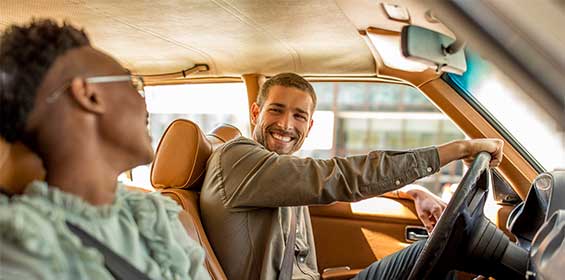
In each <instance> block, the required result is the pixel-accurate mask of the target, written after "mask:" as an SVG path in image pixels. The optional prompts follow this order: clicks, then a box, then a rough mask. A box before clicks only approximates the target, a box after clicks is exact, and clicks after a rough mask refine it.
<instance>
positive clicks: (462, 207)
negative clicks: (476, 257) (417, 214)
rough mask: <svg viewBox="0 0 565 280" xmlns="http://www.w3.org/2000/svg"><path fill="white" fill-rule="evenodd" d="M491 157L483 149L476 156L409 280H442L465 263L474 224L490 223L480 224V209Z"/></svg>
mask: <svg viewBox="0 0 565 280" xmlns="http://www.w3.org/2000/svg"><path fill="white" fill-rule="evenodd" d="M490 159H491V156H490V154H489V153H486V152H482V153H479V154H478V155H477V157H476V158H475V160H474V161H473V164H472V165H471V167H470V168H469V170H468V171H467V173H465V176H464V177H463V179H462V180H461V182H460V183H459V187H458V188H457V191H455V194H454V195H453V197H452V198H451V200H450V201H449V204H448V205H447V207H446V208H445V211H444V212H443V214H442V216H441V217H440V219H439V220H438V222H437V224H436V226H435V227H434V229H433V231H432V233H431V235H430V237H429V238H428V240H427V242H426V244H425V246H424V248H423V249H422V252H421V254H420V255H419V257H418V259H417V260H416V264H415V266H414V267H413V269H412V271H411V273H410V276H409V277H408V279H410V280H422V279H443V278H442V277H445V274H446V273H447V272H449V271H450V270H453V269H460V268H462V266H465V262H464V260H465V259H466V258H468V256H469V251H470V249H469V243H472V242H474V240H471V239H473V235H475V234H476V228H477V226H478V227H479V228H484V227H485V226H487V227H488V226H489V225H488V222H486V223H487V225H485V226H482V224H485V221H484V220H486V218H484V215H483V208H484V204H485V201H486V198H487V193H488V190H489V187H490V185H491V184H492V179H491V176H492V174H491V172H490V169H489V162H490ZM491 224H492V223H491ZM492 226H494V225H492ZM492 226H491V227H492ZM494 229H495V230H496V226H494ZM475 239H476V238H475ZM467 241H469V242H467ZM488 245H489V244H487V246H488ZM474 249H475V248H472V249H471V250H474Z"/></svg>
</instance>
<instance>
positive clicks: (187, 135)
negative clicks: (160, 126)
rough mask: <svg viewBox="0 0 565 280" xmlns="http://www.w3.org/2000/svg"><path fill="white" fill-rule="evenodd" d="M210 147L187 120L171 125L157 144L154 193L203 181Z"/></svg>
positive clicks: (195, 126) (197, 129)
mask: <svg viewBox="0 0 565 280" xmlns="http://www.w3.org/2000/svg"><path fill="white" fill-rule="evenodd" d="M211 153H212V145H211V144H210V142H208V140H207V139H206V137H205V136H204V133H202V131H201V130H200V128H199V127H198V125H196V124H195V123H193V122H191V121H189V120H182V119H179V120H175V121H173V122H172V123H171V124H170V125H169V127H168V128H167V130H165V133H164V134H163V137H162V138H161V141H160V142H159V146H158V147H157V152H156V153H155V160H154V161H153V165H152V167H151V184H152V185H153V187H154V188H156V189H164V188H190V186H192V185H194V184H195V183H197V182H198V181H199V180H201V179H203V177H204V176H203V175H204V171H205V170H206V161H207V160H208V157H209V156H210V154H211Z"/></svg>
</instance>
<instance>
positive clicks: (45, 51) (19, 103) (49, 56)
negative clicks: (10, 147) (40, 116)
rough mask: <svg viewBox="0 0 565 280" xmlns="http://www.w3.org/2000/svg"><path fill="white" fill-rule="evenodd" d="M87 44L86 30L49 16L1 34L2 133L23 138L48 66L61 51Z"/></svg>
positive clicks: (0, 118)
mask: <svg viewBox="0 0 565 280" xmlns="http://www.w3.org/2000/svg"><path fill="white" fill-rule="evenodd" d="M87 45H90V41H89V39H88V37H87V36H86V34H85V33H84V31H83V30H79V29H76V28H75V27H73V26H71V25H69V24H67V23H63V24H62V25H59V24H58V23H57V22H55V21H53V20H48V19H42V20H33V21H32V22H31V23H29V24H27V25H20V26H18V25H11V26H9V27H8V28H7V29H6V31H5V32H4V34H2V35H1V37H0V120H1V121H0V137H3V138H4V139H6V141H8V142H14V141H19V140H22V138H23V135H24V134H23V132H24V128H25V125H26V121H27V118H28V115H29V113H30V112H31V111H32V109H33V105H34V102H35V96H36V94H37V89H38V87H39V85H40V84H41V83H42V82H43V79H44V77H45V75H46V74H47V70H49V68H50V67H51V65H52V64H53V63H54V62H55V60H56V59H57V57H59V56H60V55H62V54H64V53H65V52H67V51H68V50H70V49H74V48H78V47H82V46H87Z"/></svg>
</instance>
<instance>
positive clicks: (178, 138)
mask: <svg viewBox="0 0 565 280" xmlns="http://www.w3.org/2000/svg"><path fill="white" fill-rule="evenodd" d="M239 136H241V132H239V130H238V129H237V128H235V127H233V126H230V125H221V126H219V127H217V128H215V129H214V130H213V131H212V132H211V133H210V134H208V135H207V136H205V135H204V133H202V131H201V130H200V128H199V127H198V125H196V124H195V123H193V122H191V121H188V120H175V121H173V122H172V123H171V124H170V125H169V127H168V128H167V130H166V131H165V133H164V134H163V137H162V138H161V142H160V143H159V146H158V147H157V152H156V154H155V161H154V162H153V166H152V168H151V183H152V185H153V187H155V189H157V190H159V191H160V192H161V193H162V194H163V195H167V196H169V197H171V198H172V199H174V200H175V201H176V202H177V203H178V204H179V205H180V206H182V208H183V209H184V211H183V212H181V214H180V216H179V217H180V220H181V222H182V223H183V225H184V226H185V228H186V230H187V232H188V234H189V235H190V236H191V237H192V238H193V239H194V240H197V241H199V242H200V244H201V245H202V247H204V249H205V250H206V262H205V263H206V268H207V269H208V271H209V272H210V276H211V277H212V279H215V280H222V279H227V277H226V275H225V274H224V271H223V269H222V267H221V266H220V263H219V262H218V259H217V258H216V255H215V254H214V251H213V249H212V247H211V246H210V242H209V241H208V238H207V237H206V233H205V232H204V228H203V226H202V221H201V219H200V207H199V202H198V201H199V200H198V198H199V195H200V194H199V193H198V191H200V188H201V187H202V180H203V178H204V176H203V175H204V173H205V171H206V162H207V161H208V157H209V156H210V154H211V153H212V150H213V149H214V148H216V147H218V146H219V145H221V144H223V143H225V142H226V141H228V140H230V139H233V138H236V137H239Z"/></svg>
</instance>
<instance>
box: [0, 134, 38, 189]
mask: <svg viewBox="0 0 565 280" xmlns="http://www.w3.org/2000/svg"><path fill="white" fill-rule="evenodd" d="M44 178H45V169H44V168H43V164H42V162H41V159H40V158H39V157H38V156H37V155H36V154H35V153H33V152H31V151H30V150H29V149H28V148H27V147H26V146H24V145H23V144H21V143H13V144H10V143H8V142H6V141H5V140H4V139H1V138H0V189H1V190H2V191H3V192H5V193H8V194H20V193H22V192H23V191H24V188H25V187H26V186H27V184H28V183H29V182H31V181H33V180H42V179H44Z"/></svg>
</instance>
